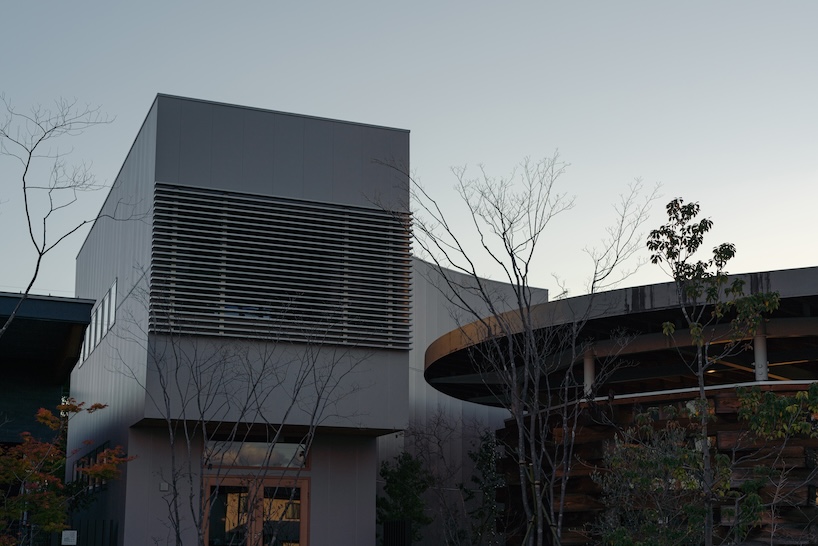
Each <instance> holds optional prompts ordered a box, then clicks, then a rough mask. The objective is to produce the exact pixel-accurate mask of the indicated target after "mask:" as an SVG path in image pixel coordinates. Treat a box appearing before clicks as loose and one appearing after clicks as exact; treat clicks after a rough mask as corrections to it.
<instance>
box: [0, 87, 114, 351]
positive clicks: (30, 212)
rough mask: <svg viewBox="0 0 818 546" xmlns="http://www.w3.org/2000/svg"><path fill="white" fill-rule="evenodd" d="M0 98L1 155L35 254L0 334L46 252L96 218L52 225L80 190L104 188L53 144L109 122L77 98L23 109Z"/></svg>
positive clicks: (84, 166)
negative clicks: (9, 167) (12, 174)
mask: <svg viewBox="0 0 818 546" xmlns="http://www.w3.org/2000/svg"><path fill="white" fill-rule="evenodd" d="M0 102H2V104H3V107H4V108H5V116H3V119H2V120H0V155H3V156H6V157H8V158H10V159H13V160H15V161H16V162H17V163H18V165H19V179H18V181H17V192H18V195H19V198H20V199H21V200H22V206H23V210H24V216H25V223H26V225H25V234H26V235H25V236H26V238H27V239H28V240H29V241H30V243H31V249H32V250H33V252H34V258H35V261H34V268H33V271H32V272H31V276H30V278H29V280H28V283H27V284H26V287H25V288H24V290H23V292H22V297H21V298H20V300H19V301H18V302H17V305H16V306H15V308H14V310H13V311H12V312H11V314H10V315H9V317H8V318H7V319H6V321H5V323H4V324H3V325H2V327H0V337H2V336H3V334H4V333H5V332H6V330H7V329H8V327H9V325H10V324H11V323H12V321H13V320H14V318H15V317H16V315H17V313H18V312H19V310H20V306H21V305H22V304H23V302H24V301H25V299H26V298H27V297H28V294H29V292H30V291H31V289H32V287H33V286H34V283H35V282H36V281H37V278H38V276H39V274H40V271H41V267H42V265H43V260H44V258H45V257H46V255H48V254H49V253H50V252H52V251H53V250H54V249H55V248H56V247H57V246H59V245H61V244H62V243H63V241H65V240H66V239H67V238H69V237H71V236H72V235H73V234H74V233H76V232H77V231H79V230H81V229H82V228H83V227H84V226H86V225H88V224H91V223H93V222H94V221H95V220H97V217H94V218H88V219H85V220H79V221H72V223H71V224H70V226H69V227H68V228H60V227H57V225H56V224H58V223H59V222H60V221H61V219H62V217H64V214H65V213H66V212H67V210H68V209H70V208H71V206H72V205H74V204H75V203H76V202H77V200H78V199H79V197H80V194H81V193H83V192H87V191H93V190H97V189H100V188H102V187H103V186H102V185H100V184H98V183H97V180H96V178H95V177H94V175H93V173H92V172H91V166H90V164H88V163H79V164H77V165H71V164H69V163H68V162H67V161H66V155H67V154H66V152H64V151H60V149H59V147H58V145H59V144H60V143H61V142H62V141H63V140H64V139H65V138H72V137H77V136H80V135H81V134H82V133H84V132H85V131H87V130H88V129H91V128H94V127H96V126H99V125H105V124H108V123H110V122H111V121H112V120H110V119H109V118H108V117H107V116H105V115H104V114H102V113H101V112H100V110H99V108H98V107H92V106H88V105H83V104H80V103H78V102H77V101H76V100H67V99H58V100H56V101H55V102H54V105H53V106H52V107H44V106H39V105H38V106H34V107H32V108H31V109H30V110H28V111H21V110H18V109H16V108H15V107H14V106H13V105H12V104H11V102H10V101H9V100H8V99H7V98H6V96H5V95H2V94H0ZM41 164H42V165H43V166H41ZM46 169H47V170H46ZM46 173H47V174H46ZM6 195H9V194H8V193H7V194H6Z"/></svg>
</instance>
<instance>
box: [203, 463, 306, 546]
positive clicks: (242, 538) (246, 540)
mask: <svg viewBox="0 0 818 546" xmlns="http://www.w3.org/2000/svg"><path fill="white" fill-rule="evenodd" d="M306 487H307V482H306V480H292V479H281V478H266V479H249V478H248V479H241V478H222V479H220V480H218V481H216V480H210V481H209V483H208V484H207V492H208V495H209V499H208V507H209V511H208V515H207V529H206V536H207V538H206V544H207V545H208V546H304V545H306V544H307V541H306V536H307V522H306V521H305V518H304V516H306V514H307V511H306V502H305V501H306V493H307V489H306Z"/></svg>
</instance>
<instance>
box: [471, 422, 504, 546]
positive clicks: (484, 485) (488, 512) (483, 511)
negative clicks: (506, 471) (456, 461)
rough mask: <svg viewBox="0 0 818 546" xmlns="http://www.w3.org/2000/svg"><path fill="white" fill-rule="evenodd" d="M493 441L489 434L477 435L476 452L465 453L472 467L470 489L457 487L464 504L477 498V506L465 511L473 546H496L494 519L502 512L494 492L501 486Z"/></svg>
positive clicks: (493, 438)
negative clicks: (478, 439)
mask: <svg viewBox="0 0 818 546" xmlns="http://www.w3.org/2000/svg"><path fill="white" fill-rule="evenodd" d="M497 457H498V456H497V437H496V436H495V435H494V433H493V432H492V431H489V430H487V431H484V432H483V433H482V434H481V435H480V441H479V444H478V445H477V449H473V450H470V451H469V459H471V460H472V462H473V463H474V474H473V475H472V477H471V483H472V486H473V487H472V488H466V487H465V486H462V485H461V490H462V491H463V499H464V501H465V502H466V503H469V502H470V501H472V500H475V497H477V496H479V498H478V499H477V500H478V503H477V505H476V506H475V507H474V508H472V509H471V510H469V511H468V515H469V517H470V526H471V529H470V531H471V532H470V533H469V536H470V537H471V542H472V543H473V544H475V545H486V546H489V545H494V544H500V541H499V538H498V537H497V533H496V530H497V518H498V517H500V515H501V513H502V510H501V508H500V506H499V505H498V503H497V490H498V489H500V488H502V487H504V486H505V479H504V478H503V475H502V474H501V473H500V472H499V471H498V470H497V463H498V460H497Z"/></svg>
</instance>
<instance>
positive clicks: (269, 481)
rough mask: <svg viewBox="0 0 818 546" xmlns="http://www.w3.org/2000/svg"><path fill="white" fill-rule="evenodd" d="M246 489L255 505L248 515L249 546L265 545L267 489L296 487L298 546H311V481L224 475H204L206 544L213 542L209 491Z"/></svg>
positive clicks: (306, 478)
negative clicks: (233, 488)
mask: <svg viewBox="0 0 818 546" xmlns="http://www.w3.org/2000/svg"><path fill="white" fill-rule="evenodd" d="M235 486H238V487H246V488H247V491H248V502H252V503H253V504H254V506H253V509H252V511H251V512H249V514H248V529H247V540H248V542H247V545H246V546H262V538H263V536H264V533H263V531H264V527H263V526H264V514H263V499H264V488H265V487H297V488H299V489H301V492H300V495H299V496H300V499H299V504H300V514H299V535H300V538H299V546H307V545H308V544H309V528H310V526H309V519H310V518H309V514H310V501H309V497H310V479H309V477H300V476H282V475H280V474H279V475H271V476H258V475H245V474H226V475H224V476H205V478H204V488H203V494H204V495H203V497H204V498H203V499H202V502H203V503H204V505H205V506H204V522H203V524H204V540H205V544H208V543H209V540H210V536H209V535H210V504H211V499H210V489H211V487H235Z"/></svg>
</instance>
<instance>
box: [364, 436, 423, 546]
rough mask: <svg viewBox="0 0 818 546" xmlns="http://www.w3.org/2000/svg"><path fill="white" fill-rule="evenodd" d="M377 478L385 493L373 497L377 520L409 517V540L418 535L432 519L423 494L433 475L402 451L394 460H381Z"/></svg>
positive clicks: (398, 519) (379, 521) (380, 521)
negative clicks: (381, 479)
mask: <svg viewBox="0 0 818 546" xmlns="http://www.w3.org/2000/svg"><path fill="white" fill-rule="evenodd" d="M380 475H381V478H383V481H384V486H383V492H384V493H385V496H383V497H381V496H378V498H377V521H378V523H380V524H382V523H384V522H387V521H409V522H411V524H412V541H413V542H416V541H419V540H420V539H421V536H422V535H421V531H420V529H421V527H424V526H426V525H428V524H430V523H431V522H432V518H431V517H429V516H428V515H427V514H426V503H425V502H424V501H423V494H424V493H425V492H426V490H428V489H429V487H431V486H432V484H433V483H434V479H433V477H432V475H431V474H430V473H429V471H428V470H427V469H426V468H424V466H423V464H422V463H421V462H420V461H419V460H418V459H416V458H415V457H413V456H412V455H411V454H409V453H407V452H406V451H403V452H401V454H400V455H398V456H397V457H395V462H394V463H389V462H388V461H384V462H383V463H381V470H380Z"/></svg>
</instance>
